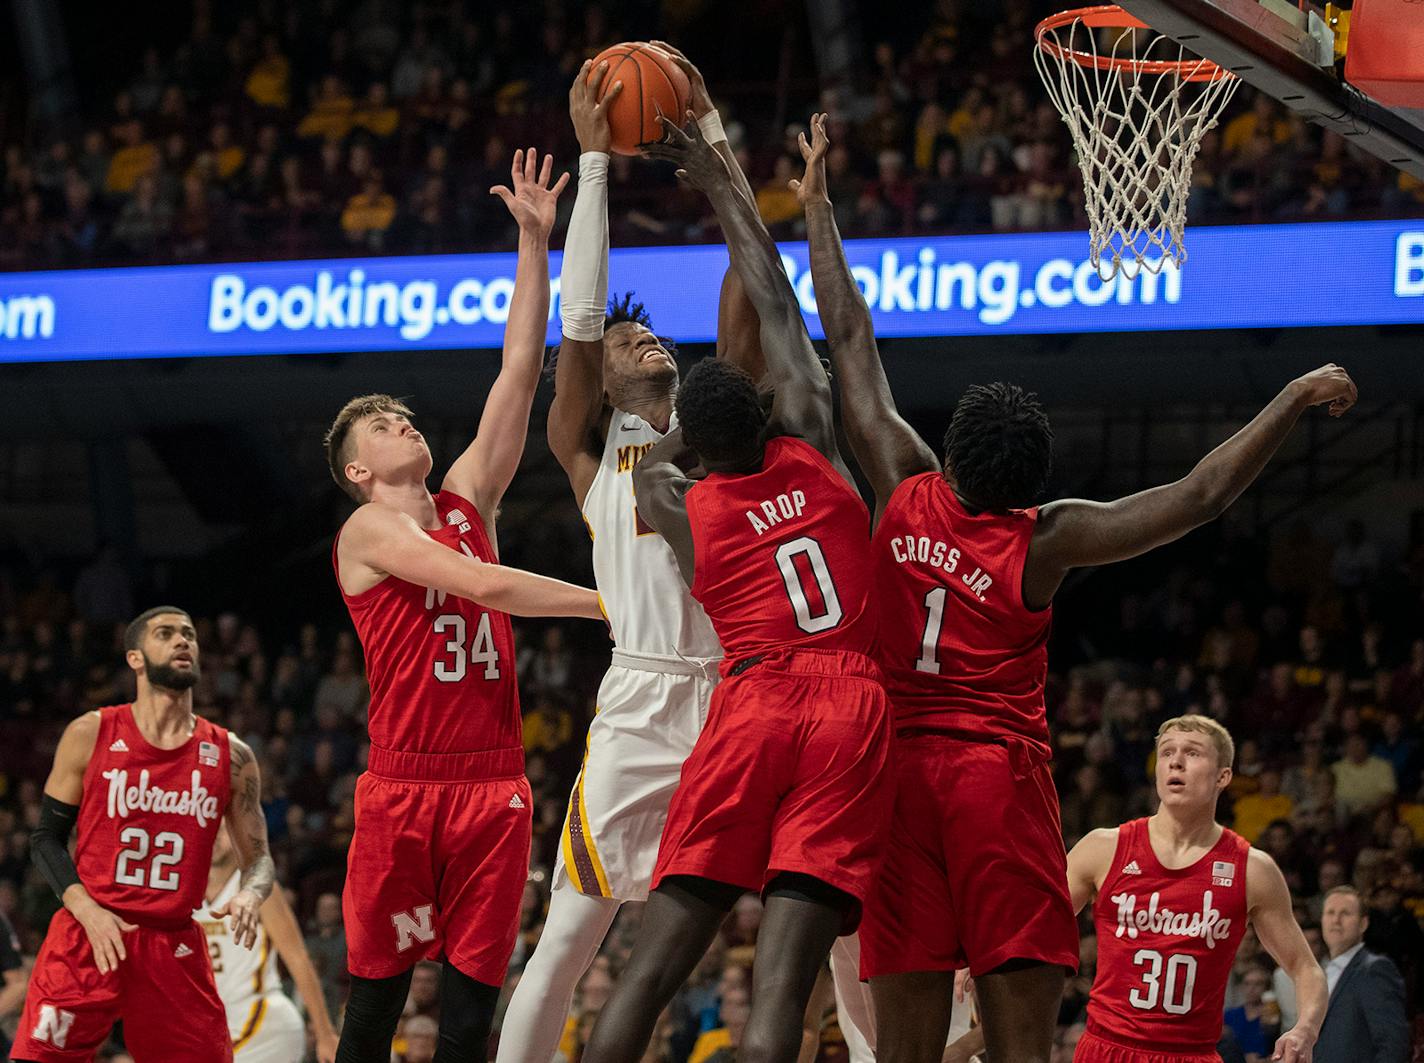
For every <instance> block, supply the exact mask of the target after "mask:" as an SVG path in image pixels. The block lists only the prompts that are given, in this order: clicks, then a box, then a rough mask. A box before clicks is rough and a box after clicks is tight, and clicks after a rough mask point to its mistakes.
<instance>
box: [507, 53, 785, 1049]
mask: <svg viewBox="0 0 1424 1063" xmlns="http://www.w3.org/2000/svg"><path fill="white" fill-rule="evenodd" d="M659 46H660V47H666V46H662V45H659ZM667 50H668V51H669V53H670V54H672V53H674V50H673V49H671V48H668V49H667ZM674 58H675V60H676V61H678V62H679V63H681V64H683V68H684V70H686V71H687V72H688V75H689V78H690V80H691V81H692V84H693V93H692V96H693V99H692V106H693V110H694V113H696V114H697V115H698V116H699V119H700V123H701V125H702V127H703V131H704V133H705V134H706V135H707V138H708V140H709V141H712V142H713V143H718V150H719V151H720V152H721V153H722V155H723V158H724V159H726V160H728V164H729V166H730V167H731V168H732V169H733V173H734V174H735V175H737V176H738V178H739V180H740V184H741V185H742V186H743V188H744V193H745V194H746V195H748V196H749V197H750V196H751V189H750V187H748V186H746V180H745V178H744V177H741V176H740V174H741V171H740V169H738V168H736V162H735V159H734V158H733V157H732V153H731V150H730V148H729V147H728V145H727V138H726V135H725V134H724V133H722V132H721V123H720V122H719V121H718V119H717V112H716V111H715V110H714V109H713V108H712V104H711V99H710V97H709V96H708V95H707V90H706V86H705V85H704V84H703V82H702V77H701V75H700V74H698V73H697V70H696V68H695V67H693V66H692V65H691V64H690V63H688V62H687V60H686V59H685V57H683V56H682V55H681V53H675V55H674ZM604 74H605V71H604V70H603V69H602V68H600V69H599V70H591V69H590V66H589V64H585V65H584V68H583V69H582V70H581V71H579V74H578V77H577V78H576V79H575V81H574V87H573V89H572V90H570V93H569V112H570V115H571V117H572V118H573V123H574V130H575V132H576V133H577V134H578V139H579V146H580V148H581V149H582V154H581V156H580V158H579V184H578V195H577V198H576V199H575V201H574V211H573V216H572V218H571V219H570V220H569V232H568V238H567V240H566V241H565V245H564V260H563V270H562V277H561V280H560V311H561V316H562V319H563V333H564V335H563V342H562V344H561V346H560V348H559V357H558V363H557V365H556V368H555V376H554V388H555V394H554V401H553V406H552V407H551V409H550V411H549V447H550V449H551V450H552V451H553V453H554V455H555V457H557V458H558V459H559V462H560V464H561V465H562V466H563V467H564V470H565V472H566V473H567V474H568V477H569V483H570V485H571V486H572V487H573V490H574V496H575V498H576V499H577V500H578V502H579V505H580V508H581V510H582V512H583V517H584V521H585V522H586V523H587V525H588V530H589V534H590V535H591V536H592V538H593V569H594V581H595V583H596V584H597V586H598V592H599V595H600V597H601V598H602V601H603V606H604V610H605V613H606V614H607V617H608V622H609V625H610V626H611V628H612V630H613V642H614V650H613V661H612V666H611V667H610V668H609V669H608V673H607V674H606V675H605V676H604V678H603V682H602V684H601V685H600V687H599V691H598V702H597V706H596V709H597V711H596V715H595V717H594V720H593V723H592V724H590V725H589V730H588V752H587V754H586V755H585V757H584V764H583V769H582V771H581V772H580V774H579V779H578V782H577V783H576V784H575V786H574V790H573V794H572V795H571V797H570V799H569V812H568V818H567V820H566V821H565V824H564V833H563V839H562V843H561V845H560V852H559V859H558V864H557V866H556V868H555V872H554V882H553V894H552V898H551V901H550V905H549V914H548V918H547V920H546V921H545V924H544V931H543V933H542V935H541V936H540V939H539V945H538V947H537V948H536V949H535V950H534V955H533V956H532V957H531V958H530V960H529V963H528V965H527V966H526V967H525V969H524V973H523V975H522V976H521V978H520V981H519V986H518V988H517V989H516V990H515V992H514V996H513V998H512V999H511V1000H510V1004H509V1010H508V1012H507V1013H506V1015H505V1018H504V1024H503V1027H502V1032H501V1035H500V1043H499V1056H498V1061H497V1063H549V1061H550V1060H551V1059H552V1058H553V1056H554V1053H555V1052H556V1050H557V1048H558V1043H559V1038H560V1035H561V1034H562V1032H563V1028H564V1024H565V1021H566V1016H567V1014H568V1010H569V1005H570V1003H571V1002H572V1000H573V993H574V989H575V987H576V986H577V984H578V982H579V979H580V978H582V977H583V974H584V972H585V971H586V970H587V969H588V967H589V965H590V964H591V963H592V962H593V959H594V957H595V956H596V955H597V953H598V948H599V946H600V945H601V944H602V943H603V939H604V936H605V935H606V934H607V932H608V928H609V927H610V926H611V925H612V923H613V918H614V916H615V915H617V913H618V908H619V906H620V905H621V904H622V903H623V902H624V901H641V900H645V899H646V898H647V896H648V885H649V882H650V880H651V879H652V874H653V865H654V863H655V861H656V859H657V854H658V843H659V841H660V840H661V838H662V831H663V823H664V821H665V820H666V818H667V808H668V802H669V801H670V800H671V799H672V794H673V791H674V790H675V789H676V788H677V784H678V779H679V777H680V775H681V772H682V762H683V761H684V760H686V759H687V755H688V754H689V753H690V752H692V747H693V745H694V744H695V743H696V741H697V736H698V734H699V733H700V731H701V730H702V724H703V722H704V721H705V719H706V715H707V703H708V701H709V699H710V698H711V695H712V688H713V686H714V684H715V683H716V681H717V664H718V661H719V659H720V657H721V655H722V649H721V646H720V644H719V643H718V641H717V636H716V635H715V634H714V632H713V631H712V625H711V624H710V623H709V622H708V620H707V617H706V614H704V613H703V611H702V607H701V606H699V605H698V604H697V603H696V602H694V601H693V600H692V597H691V596H690V595H689V594H688V593H687V586H686V584H685V583H684V582H683V580H682V577H681V575H680V574H679V572H678V569H677V562H676V560H675V559H674V557H673V554H672V550H671V549H669V547H668V546H667V544H666V543H665V542H663V540H662V537H661V536H659V535H658V534H657V533H656V532H654V531H653V530H652V529H651V528H650V527H648V526H647V525H646V524H644V523H643V522H642V520H641V519H640V518H639V516H638V511H637V507H636V505H635V501H634V498H633V477H632V472H633V466H634V465H635V464H636V463H637V461H638V459H639V458H641V457H642V456H643V454H644V453H646V452H647V451H648V449H649V448H651V447H652V445H653V444H654V443H656V442H657V441H658V440H660V439H662V438H663V436H664V435H665V434H666V433H667V432H668V431H670V430H671V429H672V427H673V417H672V414H673V398H674V396H675V395H676V394H677V381H678V377H677V364H676V362H674V361H673V358H672V355H671V354H670V353H669V352H668V350H667V348H666V347H665V346H664V345H663V343H662V341H660V340H659V338H658V337H657V336H656V335H655V334H654V333H653V331H652V330H651V328H649V318H648V315H647V313H646V312H645V311H644V309H643V307H642V306H641V305H638V304H635V303H633V302H632V299H631V296H629V297H625V298H624V299H623V300H622V301H621V302H620V303H619V304H618V305H616V306H614V307H612V308H611V309H606V307H607V303H608V186H607V173H608V161H609V156H608V152H609V134H608V121H607V118H606V116H605V113H604V111H605V109H606V108H607V106H608V102H609V100H611V99H612V98H614V97H615V96H616V94H617V92H618V91H619V89H618V86H616V85H615V86H614V87H613V88H612V89H611V90H610V91H609V95H608V96H607V97H605V98H604V102H603V103H602V104H598V103H596V102H595V101H596V99H597V91H598V86H599V84H600V82H601V80H602V78H603V76H604ZM590 75H591V78H590ZM719 142H720V143H719ZM731 277H733V275H732V274H731V273H730V272H729V278H731ZM719 317H720V321H719V328H718V333H719V336H718V339H719V347H725V348H726V349H727V350H729V351H732V352H736V354H737V355H738V357H739V360H741V361H742V364H743V367H744V368H746V369H748V371H750V372H752V373H753V375H756V376H759V375H760V372H761V366H760V365H759V364H750V365H749V364H747V362H748V361H753V362H754V363H755V362H759V360H760V357H761V353H760V345H759V339H758V333H759V325H758V322H757V320H756V316H755V313H754V311H752V310H751V307H750V304H749V302H748V301H747V300H746V297H745V295H744V294H743V293H742V292H741V288H740V285H738V284H737V283H736V282H735V280H734V279H730V280H729V281H728V282H726V283H725V284H724V288H723V293H722V307H721V312H720V315H719Z"/></svg>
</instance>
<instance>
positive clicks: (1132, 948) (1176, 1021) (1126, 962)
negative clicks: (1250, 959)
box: [1088, 819, 1251, 1054]
mask: <svg viewBox="0 0 1424 1063" xmlns="http://www.w3.org/2000/svg"><path fill="white" fill-rule="evenodd" d="M1250 851H1251V846H1250V844H1249V843H1248V842H1247V841H1246V839H1244V838H1242V837H1241V836H1240V835H1239V834H1236V833H1235V832H1234V831H1230V830H1225V829H1223V830H1222V832H1221V837H1220V838H1219V839H1218V840H1217V843H1216V845H1214V846H1212V848H1211V850H1210V851H1208V852H1207V853H1206V854H1205V855H1204V856H1202V858H1201V859H1200V860H1198V861H1197V862H1196V863H1194V864H1191V865H1190V866H1188V867H1183V868H1176V869H1173V868H1167V867H1163V866H1162V863H1161V861H1159V860H1158V859H1157V854H1156V852H1155V851H1154V850H1153V848H1152V841H1151V838H1150V837H1149V836H1148V830H1147V820H1145V819H1135V820H1133V821H1132V822H1130V823H1124V824H1123V825H1122V826H1121V827H1120V828H1119V829H1118V836H1117V851H1116V852H1115V853H1114V854H1113V861H1112V866H1111V867H1110V868H1109V869H1108V874H1107V877H1106V878H1105V879H1103V884H1102V887H1101V888H1100V889H1099V890H1098V898H1097V900H1096V901H1095V902H1094V904H1093V922H1094V924H1095V926H1096V928H1097V932H1098V974H1097V978H1096V979H1095V980H1094V982H1093V988H1092V992H1091V993H1090V995H1089V998H1088V1029H1089V1030H1090V1031H1091V1032H1092V1033H1094V1034H1097V1035H1098V1036H1100V1037H1104V1038H1106V1039H1108V1040H1110V1041H1114V1042H1117V1043H1119V1044H1127V1045H1132V1046H1134V1047H1138V1048H1141V1049H1143V1050H1144V1051H1152V1052H1175V1053H1183V1054H1195V1053H1203V1054H1205V1053H1211V1052H1214V1051H1215V1050H1216V1042H1217V1041H1218V1039H1220V1037H1221V1015H1222V1006H1223V1003H1224V1001H1225V998H1226V983H1227V980H1228V979H1229V978H1230V977H1231V966H1232V964H1233V963H1234V962H1235V959H1236V948H1237V946H1238V945H1240V944H1241V937H1242V935H1243V934H1244V933H1245V932H1246V920H1247V917H1248V910H1247V904H1246V860H1247V856H1248V854H1249V853H1250Z"/></svg>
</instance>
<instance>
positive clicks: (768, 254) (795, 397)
mask: <svg viewBox="0 0 1424 1063" xmlns="http://www.w3.org/2000/svg"><path fill="white" fill-rule="evenodd" d="M659 121H660V122H661V123H662V125H663V129H664V131H665V132H666V134H667V139H666V140H664V141H661V142H659V143H657V144H649V145H647V146H646V147H645V148H644V149H643V150H644V153H645V154H646V155H648V156H649V157H650V158H655V159H664V160H667V161H669V162H673V163H676V164H677V165H678V167H679V169H678V171H677V173H678V176H679V177H680V178H682V179H683V180H685V181H687V182H688V183H689V184H690V185H692V186H693V187H694V188H697V189H698V190H700V191H701V192H702V193H703V194H704V195H706V196H707V198H708V201H709V202H710V203H711V204H712V209H713V210H714V211H715V212H716V214H717V220H718V222H720V223H721V225H722V232H723V234H724V235H725V236H726V238H727V253H728V255H729V256H730V257H731V260H732V268H733V269H735V270H736V271H737V273H738V274H739V275H740V276H741V279H742V283H743V284H744V285H745V286H746V291H747V296H748V297H749V298H750V299H751V302H752V306H753V307H754V308H755V309H756V313H757V317H758V318H760V321H761V346H762V350H763V352H764V353H765V355H766V368H767V374H766V377H767V382H768V383H769V384H770V385H771V388H772V391H773V393H774V395H775V398H774V399H773V402H772V421H773V423H774V424H776V425H777V426H778V427H779V428H781V429H782V430H784V431H787V432H789V433H791V434H794V435H798V436H801V437H802V438H804V439H805V440H806V441H807V442H808V443H810V444H811V445H812V446H814V447H816V448H817V449H818V450H820V451H821V452H822V453H823V454H825V455H826V456H827V457H828V458H830V459H831V460H832V461H833V462H835V463H837V465H838V466H840V467H841V468H842V470H843V471H844V466H843V464H842V463H841V461H840V452H839V450H838V449H837V447H836V438H835V428H834V425H833V423H832V415H831V388H830V384H829V383H828V382H827V380H826V374H825V371H824V370H823V369H822V368H821V362H820V359H819V358H817V357H816V351H815V348H813V347H812V346H811V338H810V336H808V335H807V333H806V325H805V322H803V321H802V320H801V306H800V304H799V303H798V302H797V301H796V293H795V292H794V291H793V290H792V288H791V282H790V281H789V280H788V279H787V277H786V271H785V269H783V268H782V265H781V255H780V253H779V252H778V251H777V249H776V244H775V243H774V242H773V241H772V239H771V236H770V234H769V233H768V232H767V231H766V227H765V226H764V225H762V223H761V218H760V217H758V216H757V212H756V207H755V206H753V204H752V203H751V202H750V201H749V200H748V199H747V198H746V197H745V196H743V195H742V194H741V193H740V192H738V191H737V189H736V186H735V184H734V183H733V181H732V176H731V174H730V173H729V172H728V170H727V166H726V163H725V162H724V161H723V160H722V157H721V156H720V155H718V154H717V152H716V151H714V150H713V149H712V147H711V146H710V145H709V144H708V143H707V141H706V140H705V139H704V138H703V136H702V131H701V130H700V129H698V128H697V125H696V123H695V122H689V123H688V127H687V129H686V130H682V129H679V128H678V127H677V126H676V125H674V124H673V123H672V122H671V121H669V120H668V119H667V118H661V117H660V118H659ZM846 476H847V479H849V473H848V472H846Z"/></svg>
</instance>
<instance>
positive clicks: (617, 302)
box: [543, 291, 677, 380]
mask: <svg viewBox="0 0 1424 1063" xmlns="http://www.w3.org/2000/svg"><path fill="white" fill-rule="evenodd" d="M636 299H637V293H636V292H633V291H627V292H624V293H623V295H622V296H621V297H620V296H617V295H615V296H613V298H611V299H609V300H608V312H607V313H606V314H605V315H604V317H603V331H604V332H607V331H608V330H609V329H611V328H612V327H613V326H614V325H628V324H632V325H642V326H643V327H644V328H645V329H647V330H648V331H650V332H652V331H656V330H655V329H653V316H652V315H651V314H649V313H648V308H647V307H646V306H645V305H644V304H642V303H640V302H637V301H636ZM658 340H659V341H660V342H661V343H662V345H663V346H664V347H665V348H667V352H668V354H670V355H672V356H673V357H674V358H676V357H677V346H676V345H675V344H674V343H673V342H672V340H670V339H668V338H667V337H665V336H659V337H658ZM558 367H559V347H557V346H555V347H551V348H550V349H549V354H548V357H547V358H545V359H544V370H543V376H544V379H545V380H553V379H554V372H555V370H556V369H558Z"/></svg>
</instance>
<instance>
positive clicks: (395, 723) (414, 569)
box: [326, 149, 602, 1063]
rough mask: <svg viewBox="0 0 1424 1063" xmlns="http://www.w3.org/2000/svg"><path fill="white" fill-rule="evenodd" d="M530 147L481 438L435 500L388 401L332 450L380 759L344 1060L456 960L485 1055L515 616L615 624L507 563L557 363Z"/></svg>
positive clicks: (513, 802)
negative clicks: (533, 414) (546, 389)
mask: <svg viewBox="0 0 1424 1063" xmlns="http://www.w3.org/2000/svg"><path fill="white" fill-rule="evenodd" d="M551 172H552V163H551V162H550V160H548V159H547V158H546V159H545V161H544V165H543V169H542V172H540V171H539V169H538V159H537V155H536V153H535V152H534V151H533V150H532V149H531V150H530V151H529V153H528V155H526V154H525V153H524V152H522V151H520V152H516V153H515V156H514V165H513V168H512V175H513V186H514V187H513V191H512V192H511V191H510V190H509V189H506V188H503V187H501V188H498V189H495V191H496V192H497V193H499V194H500V196H501V198H502V199H503V200H504V201H505V204H506V205H507V206H508V207H509V209H510V212H511V213H512V214H513V215H514V217H515V219H516V220H517V221H518V223H519V261H518V266H517V268H516V274H515V284H514V294H513V296H512V298H511V300H510V305H509V317H508V320H507V323H506V325H505V332H504V356H503V357H504V361H503V365H502V367H501V370H500V373H499V376H498V378H497V379H496V380H495V382H494V385H493V386H492V387H491V388H490V392H489V395H488V396H487V397H486V399H485V404H484V411H483V413H482V414H481V415H480V424H479V431H478V434H477V435H476V436H475V439H474V442H472V443H471V444H470V446H469V447H468V448H467V449H466V450H465V452H464V453H463V454H461V455H460V457H459V458H457V459H456V461H455V463H454V464H453V465H451V466H450V469H449V471H448V472H447V473H446V474H445V477H444V480H443V482H442V484H441V488H440V490H439V491H438V492H437V493H435V494H431V492H430V490H429V488H428V487H427V486H426V479H427V477H429V475H430V471H431V457H430V450H429V448H428V447H427V446H426V444H425V440H424V439H423V438H422V437H421V435H420V433H419V432H417V431H416V429H415V426H414V425H413V424H412V423H411V420H410V418H411V413H410V410H409V409H408V408H407V407H406V406H405V405H404V404H403V403H400V402H398V401H396V400H395V399H393V398H391V397H390V396H387V395H374V396H373V395H367V396H363V397H361V398H357V399H353V400H352V401H351V402H349V403H347V404H346V406H345V407H344V408H343V409H342V410H341V412H340V414H338V415H337V418H336V421H335V422H334V423H333V425H332V427H331V429H330V431H329V432H328V433H327V437H326V450H327V461H328V464H329V466H330V469H331V474H332V477H333V479H335V481H336V482H337V484H338V485H339V486H340V487H341V488H342V490H344V491H345V492H346V493H347V494H348V495H350V496H351V497H352V498H353V499H354V500H355V501H356V502H357V503H358V508H357V510H356V512H355V513H353V514H352V515H351V516H350V517H349V518H348V519H347V521H346V524H345V526H344V527H343V528H342V529H341V531H340V533H339V534H338V536H337V540H336V543H335V544H334V546H333V548H332V561H333V564H334V566H335V569H336V578H337V583H338V586H339V587H340V590H341V595H342V598H343V600H344V601H345V603H346V607H347V610H348V612H349V613H350V614H351V620H352V623H353V625H354V626H355V628H356V633H357V635H358V636H359V637H360V640H361V645H362V647H363V649H364V650H365V655H366V674H367V678H368V681H369V683H370V687H371V703H370V710H369V715H368V727H369V731H370V736H371V752H370V759H369V762H368V764H367V770H366V772H365V773H364V774H363V775H362V776H361V778H360V779H359V780H358V782H357V786H356V832H355V836H354V838H353V839H352V842H351V848H350V852H349V854H348V874H347V878H346V887H345V891H344V896H343V908H344V912H345V927H346V936H347V965H348V968H349V970H350V973H351V976H352V978H351V990H350V996H349V998H348V1002H347V1006H346V1018H345V1022H344V1023H343V1025H342V1030H341V1045H340V1048H339V1049H338V1051H337V1058H338V1059H339V1060H341V1061H342V1063H377V1061H379V1063H385V1061H386V1060H387V1059H388V1057H389V1056H390V1048H391V1037H392V1035H393V1034H394V1033H395V1028H396V1023H397V1021H398V1020H399V1019H400V1014H401V1008H402V1006H403V1005H404V1004H405V1000H406V994H407V990H408V987H409V985H410V978H411V971H412V969H413V968H414V967H415V965H416V963H417V962H418V961H420V960H423V959H426V958H427V957H432V956H434V955H436V954H441V953H443V955H444V957H445V964H444V968H443V970H442V973H441V979H440V996H441V1006H440V1012H441V1017H442V1021H441V1029H440V1043H441V1051H442V1053H445V1052H451V1053H454V1055H453V1056H452V1057H451V1058H456V1057H458V1058H459V1059H461V1060H483V1059H484V1058H485V1055H486V1052H487V1050H488V1043H489V1032H490V1025H491V1023H492V1021H493V1018H494V1009H495V1002H496V1000H497V999H498V997H499V987H500V985H501V984H502V983H503V981H504V975H505V970H506V969H507V968H508V966H509V957H510V954H511V953H512V952H513V950H514V943H515V938H516V935H517V933H518V926H519V907H520V900H521V898H522V896H523V894H524V884H525V879H526V877H527V875H528V871H529V846H530V828H531V822H530V814H531V808H532V805H533V800H532V798H531V796H530V792H529V783H528V780H526V779H525V777H524V747H523V744H522V741H521V737H520V712H519V690H518V686H517V683H516V675H515V658H514V634H513V631H512V629H511V627H510V621H509V615H510V614H511V613H514V614H517V615H520V616H569V617H587V618H589V619H601V618H602V613H601V611H600V609H599V605H598V596H597V595H596V594H595V593H594V592H593V591H591V590H588V589H586V588H584V587H575V586H572V585H570V584H567V583H563V582H560V581H559V580H554V579H547V578H545V577H543V576H536V575H534V574H532V573H529V572H521V571H517V570H515V569H510V568H505V567H503V566H501V565H499V564H498V560H499V557H498V553H497V551H496V547H495V515H496V513H497V512H498V509H499V503H500V499H501V498H502V497H503V495H504V492H505V489H506V488H507V487H508V486H509V483H510V481H511V480H512V479H513V477H514V473H515V470H516V469H517V468H518V465H519V459H520V457H521V455H522V454H523V453H524V440H525V435H526V433H527V431H528V424H529V410H530V406H531V405H532V403H533V399H534V391H535V388H536V387H537V386H538V383H539V373H540V369H541V367H542V364H543V358H544V332H545V328H546V325H547V322H548V313H549V301H548V300H549V257H548V249H549V245H548V238H549V231H550V229H551V228H552V227H553V224H554V209H555V201H556V200H557V198H558V194H559V192H560V191H561V190H562V188H563V185H564V183H565V181H566V180H567V178H566V177H564V178H560V180H559V182H558V183H557V184H554V185H553V186H552V187H551V186H550V184H549V179H550V176H551Z"/></svg>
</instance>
